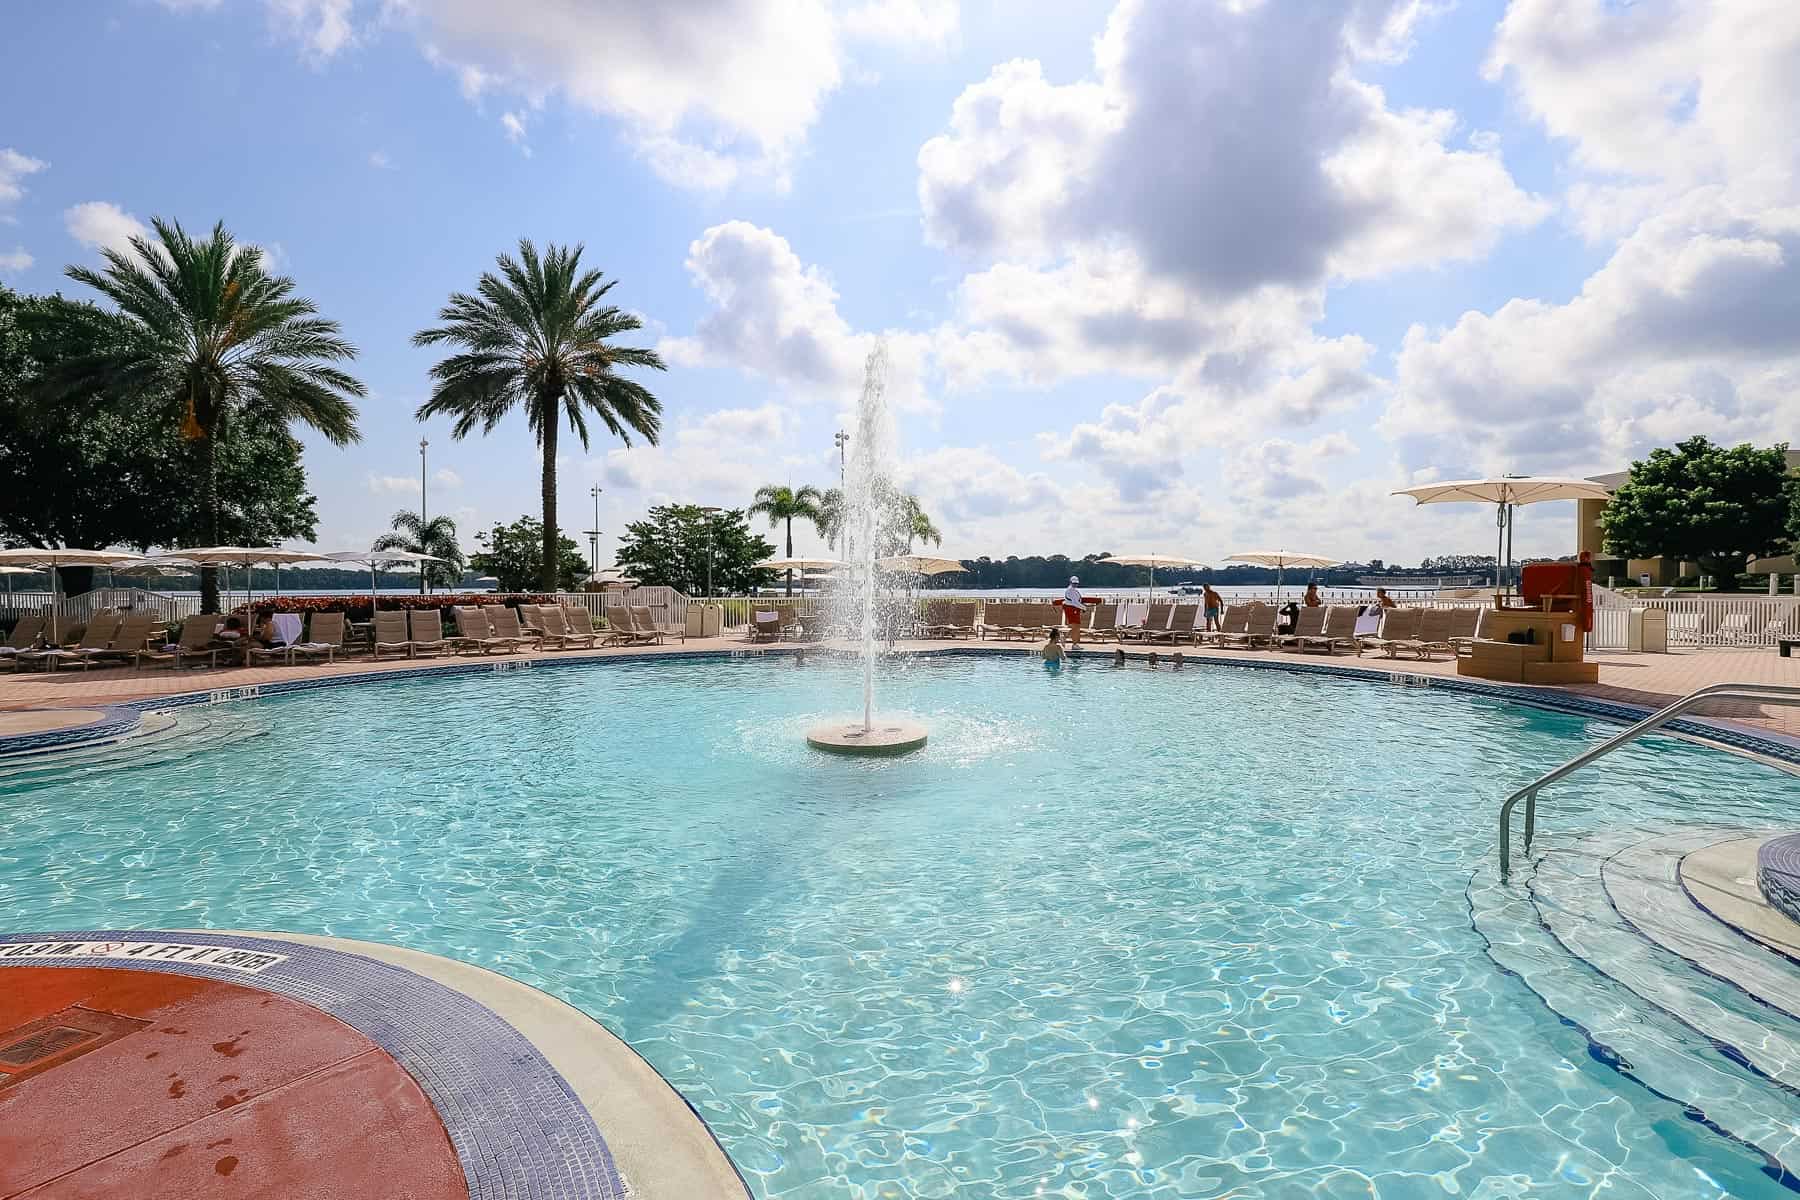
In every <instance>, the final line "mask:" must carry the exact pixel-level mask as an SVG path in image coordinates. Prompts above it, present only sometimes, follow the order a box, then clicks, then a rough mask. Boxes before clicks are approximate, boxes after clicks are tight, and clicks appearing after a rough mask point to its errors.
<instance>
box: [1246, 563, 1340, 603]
mask: <svg viewBox="0 0 1800 1200" xmlns="http://www.w3.org/2000/svg"><path fill="white" fill-rule="evenodd" d="M1225 561H1226V562H1241V563H1253V564H1255V565H1256V566H1259V567H1274V568H1275V602H1276V603H1277V604H1279V603H1281V580H1282V576H1283V575H1285V574H1286V573H1287V569H1288V568H1289V567H1335V566H1337V565H1338V564H1339V563H1341V562H1343V561H1344V560H1343V559H1341V558H1332V557H1330V556H1328V555H1324V554H1302V553H1300V552H1299V551H1298V550H1244V551H1240V552H1239V553H1237V554H1227V555H1226V556H1225Z"/></svg>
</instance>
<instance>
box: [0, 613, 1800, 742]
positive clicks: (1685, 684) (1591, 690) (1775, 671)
mask: <svg viewBox="0 0 1800 1200" xmlns="http://www.w3.org/2000/svg"><path fill="white" fill-rule="evenodd" d="M970 646H979V647H982V648H984V649H990V650H1001V651H1011V652H1013V653H1018V654H1031V653H1035V652H1036V649H1037V647H1036V646H1035V645H1032V644H1030V643H1026V642H1018V641H1011V642H995V641H985V642H977V641H972V640H968V639H963V640H957V641H935V640H909V641H903V642H901V643H900V649H902V650H908V651H926V650H947V649H966V648H968V647H970ZM792 649H793V647H791V646H785V645H780V646H752V645H750V644H749V643H747V642H746V641H745V640H744V639H743V637H742V636H741V635H737V634H733V635H731V636H726V637H719V638H689V639H687V640H686V641H672V642H670V643H669V644H667V645H664V646H650V647H644V646H639V647H626V648H616V649H597V650H551V651H524V652H522V653H520V654H516V655H505V656H499V655H496V656H491V657H488V658H485V659H483V658H470V657H447V658H421V659H403V658H400V659H383V660H382V661H380V662H375V661H372V660H371V659H369V658H367V657H361V658H352V659H349V660H346V661H342V662H337V663H330V664H318V665H302V666H292V667H288V666H258V667H219V668H216V669H214V668H199V669H193V670H183V671H172V670H168V669H166V668H153V669H143V670H139V669H134V668H125V667H113V668H104V669H96V670H91V671H79V672H78V671H69V670H63V671H58V672H56V673H54V674H45V673H30V674H21V673H13V674H10V675H6V676H0V741H3V740H4V739H6V738H8V737H14V736H19V735H24V734H30V733H36V732H42V731H50V730H62V729H68V728H69V727H70V726H71V725H79V724H81V723H82V720H81V719H79V718H74V717H72V716H71V714H70V713H69V712H68V711H67V710H70V709H85V710H88V711H89V712H90V713H92V716H91V717H90V718H87V719H90V720H98V719H99V718H100V717H101V716H102V715H103V714H101V713H100V712H99V711H98V709H97V706H100V705H105V704H128V703H141V702H143V701H146V700H154V699H155V698H157V697H159V696H171V695H178V694H181V693H186V692H196V691H208V690H214V689H226V688H242V687H260V686H263V685H267V684H273V683H284V682H288V681H291V680H294V679H302V678H318V677H323V676H334V675H378V674H381V673H385V672H389V671H416V670H422V669H423V670H429V669H432V668H434V667H443V666H449V665H454V664H464V665H466V664H469V663H471V662H489V663H504V662H508V661H513V662H517V661H520V660H526V661H544V660H555V659H563V658H593V659H605V658H616V657H633V658H642V657H644V656H645V655H647V654H649V655H660V656H668V657H670V658H680V657H683V656H689V655H695V654H709V653H710V654H717V653H720V652H722V651H744V650H751V651H756V650H766V651H771V652H777V653H781V652H788V651H791V650H792ZM1180 649H1181V652H1182V655H1183V658H1184V659H1185V660H1186V661H1187V662H1189V663H1193V662H1201V661H1211V662H1224V663H1242V662H1244V661H1246V660H1252V661H1260V662H1264V663H1289V664H1292V663H1295V662H1301V663H1305V664H1307V665H1308V666H1313V667H1318V666H1323V667H1326V668H1338V669H1345V668H1350V669H1357V668H1360V669H1362V670H1364V671H1371V670H1373V671H1384V672H1387V673H1389V674H1393V675H1412V676H1439V677H1454V676H1455V675H1456V662H1455V660H1454V659H1445V658H1439V659H1435V660H1427V661H1423V662H1421V661H1418V660H1415V659H1411V658H1397V659H1390V658H1387V657H1385V656H1378V655H1373V654H1370V655H1364V656H1361V657H1358V656H1356V655H1350V654H1338V655H1324V654H1297V653H1294V652H1292V651H1271V650H1250V651H1246V650H1214V649H1208V648H1196V647H1193V646H1184V647H1181V648H1180ZM1112 651H1113V647H1112V646H1111V645H1110V644H1108V645H1105V646H1100V647H1094V646H1090V647H1088V648H1085V649H1084V650H1083V651H1082V652H1083V653H1084V654H1088V653H1092V654H1104V655H1110V654H1111V653H1112ZM1126 653H1127V655H1129V656H1130V657H1131V658H1133V659H1134V660H1135V659H1141V658H1146V657H1148V655H1149V653H1150V651H1149V650H1147V649H1143V648H1140V647H1137V646H1128V647H1127V648H1126ZM1157 653H1158V654H1160V655H1161V657H1162V658H1164V659H1167V658H1168V656H1169V654H1170V648H1168V647H1161V648H1159V649H1158V650H1157ZM1591 661H1593V662H1595V663H1597V664H1598V665H1599V668H1600V681H1599V682H1598V683H1596V684H1577V685H1569V686H1562V687H1551V688H1548V689H1547V690H1551V691H1557V692H1570V693H1574V694H1576V695H1582V696H1590V697H1593V698H1595V699H1601V700H1608V701H1613V702H1617V703H1624V704H1632V705H1637V706H1640V707H1643V708H1652V709H1653V708H1657V707H1660V706H1662V705H1664V704H1667V703H1669V702H1671V701H1673V700H1675V699H1677V698H1678V697H1680V696H1683V695H1685V694H1687V693H1688V692H1690V691H1693V690H1694V689H1695V688H1698V687H1704V686H1706V685H1708V684H1715V683H1776V684H1787V685H1792V686H1800V658H1782V657H1780V656H1779V655H1777V654H1775V653H1774V652H1773V651H1768V650H1688V651H1677V652H1675V653H1671V654H1630V653H1624V652H1617V653H1614V652H1604V653H1599V654H1595V655H1593V656H1592V659H1591ZM25 710H32V711H25ZM1700 715H1702V716H1706V717H1709V718H1713V719H1723V720H1727V721H1730V722H1735V723H1740V724H1743V725H1746V726H1749V727H1751V728H1753V729H1756V730H1758V731H1761V732H1765V733H1774V734H1778V735H1782V736H1785V737H1788V738H1800V709H1794V708H1764V707H1762V706H1759V705H1754V704H1733V703H1729V702H1716V703H1715V704H1714V705H1712V706H1711V707H1709V708H1704V709H1701V710H1700Z"/></svg>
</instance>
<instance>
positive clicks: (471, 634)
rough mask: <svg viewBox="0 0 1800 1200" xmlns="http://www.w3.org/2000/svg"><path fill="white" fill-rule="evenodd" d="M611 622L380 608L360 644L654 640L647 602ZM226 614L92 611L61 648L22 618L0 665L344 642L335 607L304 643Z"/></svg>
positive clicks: (496, 611)
mask: <svg viewBox="0 0 1800 1200" xmlns="http://www.w3.org/2000/svg"><path fill="white" fill-rule="evenodd" d="M608 615H609V616H610V617H612V618H613V624H612V626H611V627H610V628H609V629H607V630H604V631H596V630H595V629H594V622H593V618H592V616H591V615H590V614H589V613H588V612H587V610H586V609H582V608H568V609H565V608H563V607H561V606H558V605H554V604H541V605H519V606H518V607H517V608H516V609H515V608H512V607H507V606H504V605H480V606H468V607H458V608H455V609H453V610H452V613H451V619H452V621H453V623H454V625H455V629H456V632H455V633H454V634H447V633H445V631H444V616H443V612H442V611H441V610H439V609H409V610H397V609H396V610H388V611H382V612H377V613H376V614H375V615H374V620H373V622H372V624H373V638H372V641H371V644H370V645H369V647H368V648H369V649H370V650H371V651H372V653H373V655H374V657H375V658H377V659H380V658H384V657H392V656H395V655H403V656H405V657H407V658H416V657H420V656H431V655H437V654H449V653H480V654H492V653H511V652H515V651H517V650H519V649H521V648H523V647H525V646H536V647H539V648H542V649H553V650H568V649H586V648H591V647H592V646H594V645H595V644H596V643H597V642H598V643H600V644H602V645H608V646H616V645H642V644H645V643H652V644H660V643H661V641H662V639H663V632H662V630H660V629H659V628H657V625H656V620H655V617H654V616H653V615H652V613H651V611H650V609H649V607H648V606H646V605H634V606H623V605H621V606H618V607H615V608H612V609H611V610H609V612H608ZM224 620H225V618H224V617H222V616H220V614H218V613H199V614H196V615H194V616H191V617H188V618H186V619H185V620H183V621H182V623H181V626H180V630H179V632H178V633H177V634H176V636H175V639H174V640H173V641H165V636H166V633H167V630H166V626H165V625H164V624H163V622H162V621H161V620H159V619H158V618H157V617H156V615H155V614H154V613H151V612H149V611H133V612H128V613H116V612H100V613H96V614H95V615H94V616H93V617H91V618H90V619H89V620H88V621H87V622H86V624H85V627H83V628H82V629H81V632H80V637H79V638H77V639H76V640H74V641H73V642H72V643H70V644H68V645H44V644H42V642H43V640H44V633H45V620H44V618H43V617H41V616H36V615H28V616H25V617H21V618H20V619H19V621H18V623H17V624H15V625H14V627H13V630H12V633H11V635H10V636H9V638H8V639H7V641H6V644H5V645H0V666H3V667H10V668H12V669H13V670H19V669H21V668H26V667H42V668H43V669H45V670H50V671H54V670H57V669H59V668H61V667H75V668H78V669H83V670H85V669H86V668H88V667H90V666H96V665H99V666H119V665H127V664H129V665H137V666H146V665H162V666H169V667H173V668H181V667H186V666H200V665H205V666H209V667H216V666H217V665H218V664H219V659H220V657H221V656H227V657H228V658H229V657H231V656H237V658H238V661H241V662H244V663H246V664H252V663H258V662H263V663H273V662H281V663H286V664H289V665H292V664H294V663H296V662H300V661H303V660H312V661H321V662H332V661H334V660H335V659H336V658H337V657H338V656H339V655H341V654H345V653H348V652H349V650H350V649H351V646H350V644H349V643H348V641H347V637H346V635H347V633H348V622H347V621H346V619H345V615H344V614H343V613H341V612H320V613H313V614H312V615H311V617H310V618H309V621H308V624H307V629H306V637H305V640H296V641H295V642H293V643H291V644H286V645H274V646H263V645H260V644H258V643H256V642H254V641H252V640H250V639H249V638H248V637H245V638H242V639H239V640H237V641H235V642H230V641H225V640H224V639H221V638H220V637H219V627H220V625H221V624H222V623H223V621H224Z"/></svg>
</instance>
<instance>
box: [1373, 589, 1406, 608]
mask: <svg viewBox="0 0 1800 1200" xmlns="http://www.w3.org/2000/svg"><path fill="white" fill-rule="evenodd" d="M1375 603H1376V604H1378V605H1380V606H1381V607H1382V608H1399V607H1400V606H1399V605H1398V604H1395V603H1394V598H1393V597H1392V596H1390V595H1388V594H1387V589H1386V588H1382V587H1378V588H1376V589H1375Z"/></svg>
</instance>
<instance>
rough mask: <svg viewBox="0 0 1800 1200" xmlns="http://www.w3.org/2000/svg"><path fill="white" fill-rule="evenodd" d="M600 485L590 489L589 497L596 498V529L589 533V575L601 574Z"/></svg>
mask: <svg viewBox="0 0 1800 1200" xmlns="http://www.w3.org/2000/svg"><path fill="white" fill-rule="evenodd" d="M600 490H601V489H600V485H599V484H597V483H596V484H595V485H594V486H593V487H591V488H589V489H588V495H590V496H592V497H593V498H594V527H593V528H592V529H590V530H588V531H587V535H588V574H589V575H596V576H597V575H599V574H600Z"/></svg>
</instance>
